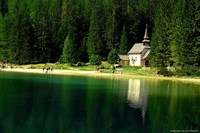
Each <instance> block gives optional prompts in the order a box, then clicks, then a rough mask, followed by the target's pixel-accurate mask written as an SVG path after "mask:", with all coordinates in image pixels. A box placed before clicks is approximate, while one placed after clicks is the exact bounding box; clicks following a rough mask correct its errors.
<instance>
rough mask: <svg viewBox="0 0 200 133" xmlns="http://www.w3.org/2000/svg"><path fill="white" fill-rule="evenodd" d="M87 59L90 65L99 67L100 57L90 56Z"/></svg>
mask: <svg viewBox="0 0 200 133" xmlns="http://www.w3.org/2000/svg"><path fill="white" fill-rule="evenodd" d="M89 59H90V64H91V65H97V66H99V65H101V56H99V55H94V54H92V55H91V56H90V57H89Z"/></svg>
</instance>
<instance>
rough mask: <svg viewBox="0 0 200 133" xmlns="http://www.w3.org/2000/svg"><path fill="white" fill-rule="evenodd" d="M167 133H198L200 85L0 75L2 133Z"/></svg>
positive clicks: (43, 75)
mask: <svg viewBox="0 0 200 133" xmlns="http://www.w3.org/2000/svg"><path fill="white" fill-rule="evenodd" d="M122 76H123V75H122ZM165 132H166V133H169V132H200V85H199V84H195V83H185V82H180V81H170V80H158V79H151V80H150V79H134V78H130V79H123V78H120V77H112V76H111V77H106V78H103V77H84V76H67V75H66V76H58V75H49V74H22V73H10V72H0V133H165Z"/></svg>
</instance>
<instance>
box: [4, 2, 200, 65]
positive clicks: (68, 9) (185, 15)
mask: <svg viewBox="0 0 200 133" xmlns="http://www.w3.org/2000/svg"><path fill="white" fill-rule="evenodd" d="M146 24H147V25H148V32H149V33H150V34H149V36H150V39H151V44H150V45H151V55H150V64H151V66H154V67H163V66H168V65H171V64H176V65H181V66H184V65H193V66H199V65H200V2H199V0H190V1H188V0H176V1H175V0H165V1H160V0H151V1H149V0H140V1H138V0H32V1H30V0H0V60H3V61H4V60H8V61H10V62H13V63H19V64H21V63H34V62H36V63H37V62H57V61H62V62H67V63H77V62H79V61H81V62H88V61H89V57H90V56H91V55H99V56H100V57H101V59H102V60H106V59H107V57H108V54H109V52H110V51H111V50H112V49H116V50H117V52H118V54H126V53H127V51H128V50H129V49H130V48H131V47H132V46H133V45H134V43H136V42H141V41H142V40H143V35H144V29H145V26H146Z"/></svg>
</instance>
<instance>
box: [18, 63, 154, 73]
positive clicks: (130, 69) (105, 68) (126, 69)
mask: <svg viewBox="0 0 200 133" xmlns="http://www.w3.org/2000/svg"><path fill="white" fill-rule="evenodd" d="M43 67H44V68H46V67H53V69H58V70H75V71H94V70H95V68H101V72H102V73H111V72H112V65H111V64H108V63H107V62H102V64H101V65H100V66H92V65H89V64H88V63H87V64H84V65H82V66H77V65H73V66H71V65H70V64H67V63H66V64H55V63H46V64H28V65H15V66H14V68H26V69H31V68H32V69H42V68H43ZM121 69H123V70H116V71H115V73H123V74H134V75H155V73H156V70H151V69H150V70H143V69H142V67H136V66H123V67H121Z"/></svg>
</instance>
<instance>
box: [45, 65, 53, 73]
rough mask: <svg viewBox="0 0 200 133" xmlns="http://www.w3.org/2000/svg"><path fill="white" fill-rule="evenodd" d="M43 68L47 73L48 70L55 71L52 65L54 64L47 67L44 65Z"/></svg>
mask: <svg viewBox="0 0 200 133" xmlns="http://www.w3.org/2000/svg"><path fill="white" fill-rule="evenodd" d="M42 70H43V72H44V70H46V73H48V72H50V71H53V67H52V66H50V67H46V68H45V67H43V68H42Z"/></svg>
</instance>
